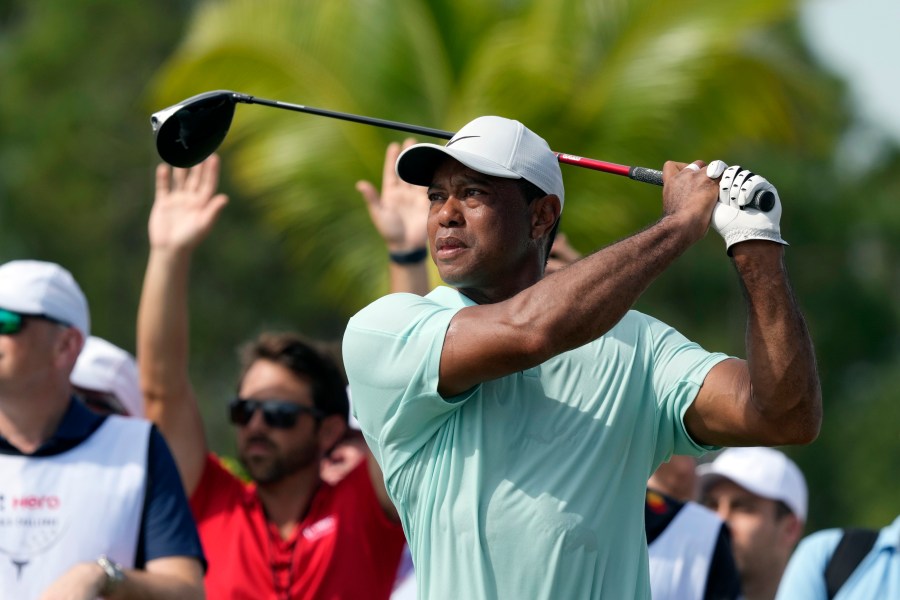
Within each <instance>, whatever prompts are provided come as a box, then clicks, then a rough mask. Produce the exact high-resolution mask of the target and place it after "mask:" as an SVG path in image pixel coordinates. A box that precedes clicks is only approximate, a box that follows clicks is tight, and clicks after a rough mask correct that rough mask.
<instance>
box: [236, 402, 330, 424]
mask: <svg viewBox="0 0 900 600" xmlns="http://www.w3.org/2000/svg"><path fill="white" fill-rule="evenodd" d="M259 408H261V409H262V413H263V420H264V421H265V423H266V425H268V426H269V427H274V428H276V429H290V428H291V427H293V426H294V425H296V424H297V419H298V418H299V417H300V415H303V414H307V415H312V417H313V418H314V419H315V420H317V421H318V420H319V419H322V418H323V417H324V416H325V415H324V414H323V413H322V411H320V410H319V409H317V408H312V407H311V406H303V405H302V404H297V403H296V402H287V401H285V400H250V399H247V398H235V399H234V400H232V401H231V403H230V404H229V405H228V410H229V414H230V416H231V422H232V423H234V424H235V425H246V424H247V423H249V422H250V419H252V418H253V413H255V412H256V410H257V409H259Z"/></svg>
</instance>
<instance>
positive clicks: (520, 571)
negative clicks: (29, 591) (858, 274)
mask: <svg viewBox="0 0 900 600" xmlns="http://www.w3.org/2000/svg"><path fill="white" fill-rule="evenodd" d="M720 164H721V163H720ZM701 166H705V164H704V163H701V161H696V162H695V163H692V164H691V165H690V166H688V165H685V164H683V163H674V162H669V163H667V164H666V166H665V168H664V171H663V177H664V179H665V181H666V185H665V187H664V188H663V215H664V216H663V217H662V218H661V219H660V220H659V221H658V222H657V223H655V224H654V225H651V226H650V227H648V228H646V229H644V230H643V231H642V232H640V233H637V234H635V235H633V236H631V237H629V238H627V239H626V240H623V241H622V242H619V243H617V244H614V245H612V246H610V247H609V248H606V249H604V250H601V251H598V252H595V253H594V254H592V255H590V256H588V257H586V258H584V259H582V260H580V261H578V262H576V263H575V264H572V265H570V266H568V267H566V268H564V269H561V270H559V271H557V272H555V273H553V274H551V275H549V276H547V277H544V273H543V271H544V265H545V264H546V261H547V258H548V254H549V250H550V247H551V245H552V240H553V237H554V235H555V232H556V230H557V228H558V224H559V216H560V212H561V210H562V207H563V201H564V190H563V185H562V175H561V172H560V169H559V164H558V161H557V158H556V156H555V155H554V154H553V152H551V151H550V149H549V147H548V145H547V144H546V142H545V141H544V140H542V139H541V138H539V137H538V136H537V135H535V134H534V133H533V132H531V131H529V130H528V129H526V128H525V127H524V126H523V125H522V124H521V123H518V122H516V121H511V120H508V119H502V118H499V117H481V118H478V119H476V120H475V121H473V122H471V123H469V124H468V125H466V126H465V127H463V128H462V129H461V130H460V131H459V132H457V134H456V135H455V136H454V137H453V139H451V140H450V141H449V142H448V143H447V144H446V145H445V146H439V145H435V144H417V145H415V146H412V147H411V148H408V149H406V151H405V152H404V153H402V154H401V155H400V158H399V159H398V162H397V172H398V174H399V176H400V178H401V179H403V180H405V181H407V182H408V183H411V184H414V185H425V186H428V196H429V200H430V208H429V216H428V233H429V249H430V251H431V256H432V260H433V261H434V262H435V264H436V265H437V268H438V272H439V274H440V275H441V278H442V279H443V280H444V281H445V282H446V283H448V284H449V285H450V286H452V288H448V287H439V288H437V289H436V290H434V291H432V292H431V293H429V294H428V295H427V296H425V297H421V296H418V295H415V294H391V295H388V296H386V297H384V298H381V299H379V300H377V301H375V302H374V303H373V304H371V305H369V306H368V307H366V308H365V309H363V310H362V311H361V312H359V313H358V314H357V315H356V316H354V317H353V318H351V319H350V322H349V324H348V327H347V330H346V332H345V335H344V341H343V356H344V360H345V363H346V369H347V374H348V376H349V379H350V386H351V389H352V391H353V397H354V407H355V412H356V417H357V419H358V420H359V422H360V424H361V427H362V430H363V434H364V435H365V437H366V441H367V442H368V444H369V447H370V448H371V449H372V452H373V454H374V455H375V456H376V458H377V459H378V461H379V463H380V465H381V467H382V468H383V469H384V473H385V481H387V482H388V489H389V494H390V497H391V498H392V499H393V500H394V501H395V504H396V505H397V507H398V511H399V514H400V518H401V520H402V522H403V524H404V528H405V530H406V532H407V534H408V536H409V545H410V550H411V551H412V556H413V561H414V563H415V566H416V577H417V584H418V587H419V591H420V592H421V594H422V595H423V596H424V597H428V598H430V597H455V598H517V597H528V598H598V597H603V598H647V597H649V595H650V585H649V571H648V567H647V564H648V559H647V547H646V543H645V537H644V535H643V513H642V511H641V500H642V499H643V498H644V495H645V490H646V483H647V479H648V478H649V477H650V474H651V473H652V472H653V471H654V470H655V468H656V466H657V465H659V464H660V463H661V462H663V460H665V459H667V458H668V457H669V456H670V455H671V454H673V453H677V454H701V453H702V452H704V451H705V450H708V449H711V448H714V447H716V446H720V445H727V444H741V443H761V444H772V445H775V444H783V443H808V442H809V441H811V440H812V439H814V438H815V437H816V435H817V434H818V429H819V423H820V417H821V394H820V391H819V383H818V376H817V374H816V368H815V359H814V355H813V351H812V343H811V341H810V339H809V336H808V333H807V331H806V327H805V324H804V321H803V318H802V316H801V314H800V312H799V309H798V307H797V305H796V302H795V300H794V298H793V295H792V293H791V291H790V286H789V284H788V280H787V276H786V273H785V271H784V267H783V264H782V259H783V246H782V244H783V240H782V239H781V236H780V233H779V225H778V220H779V218H780V213H781V208H780V205H779V204H778V203H777V202H776V208H775V209H774V210H773V211H772V212H771V213H762V212H760V211H757V210H750V211H741V210H739V209H738V208H737V207H738V206H739V205H741V204H745V203H746V198H745V197H744V195H746V194H748V193H750V194H751V195H752V193H754V192H756V191H757V190H761V189H765V190H768V191H770V192H771V193H773V194H774V188H772V187H771V185H770V184H768V182H766V181H765V180H764V179H762V178H761V177H759V176H756V175H753V176H751V174H750V173H749V172H748V171H746V170H740V169H735V168H733V167H731V168H728V169H724V173H723V172H718V173H714V174H712V175H708V173H710V172H701ZM722 178H724V179H725V181H724V182H722V181H720V180H721V179H722ZM732 182H735V183H736V191H735V192H734V193H733V194H732V185H731V184H732ZM721 184H724V187H726V188H727V191H725V192H723V194H722V198H721V200H720V198H719V191H720V190H719V187H720V185H721ZM751 197H752V196H751ZM717 203H718V205H719V206H718V207H717V206H716V204H717ZM711 221H713V225H714V227H715V228H716V229H717V231H719V232H720V233H721V234H722V236H723V237H724V238H725V241H726V248H727V250H728V251H729V254H731V255H732V256H733V258H734V264H735V266H736V269H737V271H738V274H739V276H740V278H741V281H742V283H743V287H744V291H745V293H746V294H747V297H748V299H749V302H748V305H750V306H752V307H753V310H751V311H748V326H747V331H748V335H747V353H748V356H749V358H748V360H747V361H743V360H739V359H736V358H730V357H728V356H726V355H723V354H716V353H709V352H707V351H705V350H703V349H702V348H700V346H699V345H697V344H694V343H691V342H690V341H688V340H687V339H686V338H684V337H683V336H682V335H681V334H679V333H678V332H676V331H675V330H673V329H672V328H670V327H668V326H666V325H664V324H662V323H661V322H659V321H657V320H654V319H652V318H650V317H648V316H646V315H642V314H640V313H637V312H634V311H630V310H629V309H630V307H631V305H632V304H633V303H634V302H635V300H636V299H637V298H638V297H639V296H640V294H641V293H642V292H643V290H644V289H646V287H647V286H648V285H649V284H650V283H651V282H652V281H653V280H654V279H655V278H656V277H657V276H658V275H659V274H660V273H662V272H663V271H664V270H665V269H666V268H667V267H668V266H669V265H670V264H672V262H673V261H674V260H675V259H676V258H677V257H678V256H680V255H681V254H682V253H683V252H684V251H686V250H687V248H688V247H690V246H691V245H692V244H694V243H695V242H697V241H698V240H699V239H701V238H702V237H703V236H704V235H705V233H706V231H707V229H708V228H709V225H710V222H711ZM788 357H790V358H789V359H788ZM751 389H752V390H753V395H752V398H751V395H750V390H751Z"/></svg>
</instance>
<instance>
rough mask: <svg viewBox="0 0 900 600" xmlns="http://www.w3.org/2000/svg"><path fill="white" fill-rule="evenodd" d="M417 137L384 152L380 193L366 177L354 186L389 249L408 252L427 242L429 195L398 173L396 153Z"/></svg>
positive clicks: (392, 146) (409, 144)
mask: <svg viewBox="0 0 900 600" xmlns="http://www.w3.org/2000/svg"><path fill="white" fill-rule="evenodd" d="M415 143H416V141H415V140H414V139H407V140H405V141H404V142H403V144H402V145H401V144H398V143H396V142H394V143H392V144H390V145H388V147H387V151H386V152H385V155H384V173H383V175H382V179H381V193H380V194H379V192H378V189H377V188H376V187H375V186H374V185H373V184H372V183H371V182H369V181H359V182H357V184H356V189H357V191H359V193H360V194H361V195H362V197H363V199H364V200H365V201H366V207H367V208H368V209H369V216H370V217H371V218H372V223H374V225H375V228H376V229H377V230H378V233H379V234H381V238H382V239H383V240H384V243H385V245H386V246H387V249H388V251H389V252H408V251H410V250H416V249H418V248H424V247H425V246H427V244H428V232H427V222H428V197H427V195H426V192H425V188H423V187H420V186H417V185H412V184H410V183H406V182H405V181H403V180H402V179H400V178H399V177H398V176H397V172H396V170H395V169H394V165H395V164H396V163H397V157H398V156H400V153H401V152H402V151H403V150H406V149H407V148H409V147H410V146H412V145H413V144H415Z"/></svg>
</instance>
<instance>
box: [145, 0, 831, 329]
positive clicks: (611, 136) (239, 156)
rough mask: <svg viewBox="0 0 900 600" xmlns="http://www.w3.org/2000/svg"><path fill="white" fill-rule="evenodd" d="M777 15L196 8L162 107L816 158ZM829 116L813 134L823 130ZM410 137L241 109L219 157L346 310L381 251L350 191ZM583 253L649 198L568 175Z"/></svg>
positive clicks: (380, 281)
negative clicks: (211, 95) (514, 124)
mask: <svg viewBox="0 0 900 600" xmlns="http://www.w3.org/2000/svg"><path fill="white" fill-rule="evenodd" d="M793 11H794V7H793V3H792V2H784V1H782V0H735V1H733V2H717V1H714V0H697V1H694V2H679V3H675V2H668V1H664V0H632V1H625V0H607V1H598V0H592V1H588V0H581V1H573V0H530V1H529V0H522V1H518V2H517V1H515V0H430V1H429V0H400V1H397V2H376V1H373V0H348V1H346V2H328V1H320V2H315V1H305V2H297V1H296V0H270V1H269V2H266V3H260V2H258V1H254V0H225V1H223V2H216V3H206V4H203V5H201V6H200V8H199V10H198V12H197V14H196V16H195V18H194V20H193V23H192V25H191V27H190V30H189V32H188V34H187V36H186V38H185V39H184V42H183V44H182V45H181V47H180V48H179V49H178V51H177V52H176V53H175V54H174V55H173V56H172V58H171V60H170V62H169V63H168V65H167V66H166V68H165V69H164V70H163V71H162V72H161V73H160V74H159V77H158V80H157V82H156V84H155V86H154V88H153V108H154V109H157V108H160V107H162V106H166V105H169V104H172V103H174V102H177V101H178V100H180V99H183V98H185V97H187V96H190V95H193V94H195V93H199V92H202V91H207V90H212V89H233V90H237V91H241V92H245V93H250V94H254V95H257V96H261V97H268V98H275V99H280V100H284V101H288V102H295V103H301V104H305V105H309V106H317V107H323V108H329V109H332V110H339V111H345V112H350V113H356V114H363V115H368V116H375V117H381V118H387V119H391V120H396V121H404V122H409V123H415V124H420V125H426V126H431V127H436V128H442V129H447V130H456V129H458V128H459V127H460V126H462V125H463V124H464V123H465V122H467V121H468V120H470V119H471V118H474V117H475V116H478V115H480V114H500V115H504V116H508V117H512V118H516V119H519V120H521V121H523V122H525V123H526V124H528V125H529V127H531V128H532V129H534V130H536V131H538V132H539V133H540V134H541V135H543V137H545V138H546V139H547V140H548V142H549V143H550V144H551V146H552V147H553V148H554V149H556V150H560V151H565V152H568V153H572V154H578V155H582V156H590V157H595V158H600V159H603V160H609V161H613V162H620V163H624V164H637V165H643V166H650V167H655V168H661V165H662V163H663V161H664V160H665V159H667V158H677V159H680V160H685V161H690V160H694V159H696V158H701V157H703V158H707V159H712V158H715V157H716V156H726V155H727V153H729V152H732V153H737V152H736V150H740V148H739V144H745V143H746V142H747V140H752V142H753V143H754V144H755V145H758V146H760V147H762V148H765V146H766V145H772V144H776V145H781V146H784V145H798V146H800V145H803V146H804V147H806V148H814V149H815V148H818V149H823V150H822V151H824V148H826V147H827V146H826V145H825V144H823V143H822V142H823V141H824V140H826V139H827V137H828V134H827V133H825V134H821V133H817V131H818V130H817V129H814V128H812V127H810V126H809V125H807V123H808V122H807V121H804V120H803V119H802V118H799V117H801V116H802V115H810V114H814V113H815V114H823V113H824V114H827V113H828V111H829V110H830V109H831V107H830V106H829V104H828V97H829V94H823V93H822V89H823V79H822V78H821V76H820V75H818V72H817V71H816V70H815V69H813V68H812V67H811V66H810V64H809V61H807V60H806V58H805V56H804V55H803V52H802V51H801V50H800V49H799V47H798V45H796V44H792V43H791V37H790V36H789V35H785V34H784V31H781V30H783V29H785V28H786V27H787V24H789V23H790V22H791V20H792V19H793V16H794V15H793ZM821 122H822V121H821V119H820V120H819V121H818V124H819V125H821ZM400 137H401V134H398V133H395V132H388V131H383V130H379V129H376V128H372V127H366V126H362V125H357V124H352V123H345V122H340V121H335V120H329V119H323V118H316V117H312V116H307V115H299V114H295V113H288V112H285V111H274V110H265V109H263V108H261V107H240V108H239V109H238V111H237V113H236V116H235V122H234V125H233V126H232V130H231V132H230V134H229V137H228V139H227V141H226V145H225V148H224V149H223V151H224V152H225V154H226V165H227V169H228V170H229V172H230V173H231V176H232V180H233V181H234V184H235V185H236V186H237V188H238V189H239V190H240V193H241V195H243V196H245V197H248V198H253V199H254V200H255V201H256V202H258V203H259V208H260V212H261V214H262V215H263V218H264V219H265V220H266V221H267V223H269V224H270V225H271V226H272V227H274V228H275V229H276V230H277V231H279V232H280V233H281V234H283V235H284V236H285V237H286V239H287V240H289V243H290V247H291V250H292V253H293V255H294V257H295V259H296V261H297V265H298V267H300V269H299V270H302V273H303V274H304V275H308V276H310V278H311V279H310V281H314V282H315V283H316V285H317V287H318V288H319V289H320V290H321V291H323V292H324V294H325V297H326V298H328V300H329V301H330V302H331V303H333V304H335V305H336V306H337V307H339V310H343V311H345V312H350V311H352V310H354V309H356V308H358V307H360V306H362V305H363V304H365V303H366V302H368V301H370V300H371V299H373V298H374V297H375V296H377V295H378V294H380V293H382V292H383V291H384V290H385V277H383V276H381V273H383V272H384V271H385V265H386V257H385V252H384V250H383V248H382V246H381V244H380V242H379V240H378V238H377V235H376V233H375V231H374V229H373V228H372V226H371V224H370V223H369V221H368V217H367V215H366V211H365V209H364V207H363V204H362V202H361V201H360V200H359V198H358V197H357V196H356V193H355V191H354V189H353V183H354V181H355V180H357V179H360V178H368V179H373V180H374V181H376V183H377V176H378V173H379V172H380V168H381V161H382V153H383V149H384V146H385V144H386V143H387V141H389V140H391V139H398V138H400ZM563 168H564V177H565V178H566V182H567V189H568V190H569V194H570V198H571V199H570V200H569V201H568V202H567V203H566V214H565V215H564V220H563V229H564V230H565V231H567V232H568V235H569V237H570V239H572V240H574V242H575V244H576V245H578V246H580V247H582V248H588V247H594V246H597V245H599V244H602V243H604V242H608V241H610V240H613V239H615V238H618V237H621V236H622V235H624V234H625V233H627V232H629V231H632V230H634V229H635V228H636V227H640V226H642V225H643V224H645V223H647V222H648V221H649V220H651V219H653V218H654V217H655V215H657V214H658V212H659V201H658V194H659V190H658V189H654V188H653V187H652V186H646V185H639V184H637V183H633V182H630V181H627V180H623V179H620V178H616V177H612V176H609V175H603V174H598V173H593V172H585V171H583V170H581V169H578V168H575V167H563Z"/></svg>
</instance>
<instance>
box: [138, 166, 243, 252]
mask: <svg viewBox="0 0 900 600" xmlns="http://www.w3.org/2000/svg"><path fill="white" fill-rule="evenodd" d="M218 184H219V157H218V156H217V155H215V154H213V155H212V156H210V157H209V158H207V159H206V160H205V161H203V162H202V163H200V164H199V165H197V166H195V167H191V168H190V169H175V168H172V167H170V166H169V165H167V164H165V163H163V164H160V165H159V166H158V167H156V198H155V200H154V202H153V209H152V210H151V211H150V221H149V224H148V230H149V234H150V245H151V247H153V248H159V249H162V248H166V249H192V248H194V247H195V246H196V245H197V244H199V243H200V242H201V241H202V240H203V238H205V237H206V235H207V234H208V233H209V231H210V229H212V226H213V223H215V221H216V217H217V216H218V214H219V211H220V210H222V207H224V206H225V204H227V202H228V196H226V195H225V194H217V193H216V187H217V186H218Z"/></svg>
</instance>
